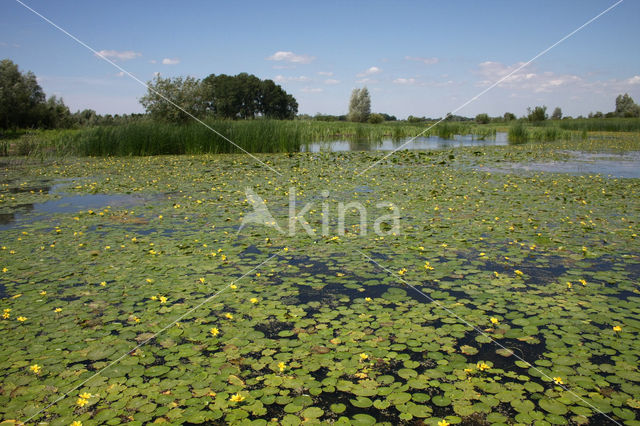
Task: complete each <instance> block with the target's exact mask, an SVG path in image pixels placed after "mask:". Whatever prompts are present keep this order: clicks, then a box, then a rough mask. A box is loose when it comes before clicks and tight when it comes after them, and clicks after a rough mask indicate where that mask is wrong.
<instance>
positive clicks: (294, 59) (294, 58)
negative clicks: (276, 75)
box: [267, 50, 315, 64]
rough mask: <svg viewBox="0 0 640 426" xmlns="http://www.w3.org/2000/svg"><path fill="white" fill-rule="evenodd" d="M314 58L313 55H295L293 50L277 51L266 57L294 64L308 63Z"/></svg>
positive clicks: (269, 59)
mask: <svg viewBox="0 0 640 426" xmlns="http://www.w3.org/2000/svg"><path fill="white" fill-rule="evenodd" d="M314 59H315V56H309V55H296V54H295V53H293V52H285V51H282V50H279V51H277V52H276V53H274V54H273V55H271V56H269V57H267V61H285V62H291V63H294V64H308V63H310V62H311V61H313V60H314Z"/></svg>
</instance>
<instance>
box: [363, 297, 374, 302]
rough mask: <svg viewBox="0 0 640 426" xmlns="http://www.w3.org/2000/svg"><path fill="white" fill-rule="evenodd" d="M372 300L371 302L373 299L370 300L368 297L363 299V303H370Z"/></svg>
mask: <svg viewBox="0 0 640 426" xmlns="http://www.w3.org/2000/svg"><path fill="white" fill-rule="evenodd" d="M372 300H373V299H371V298H370V297H365V298H364V301H365V302H371V301H372Z"/></svg>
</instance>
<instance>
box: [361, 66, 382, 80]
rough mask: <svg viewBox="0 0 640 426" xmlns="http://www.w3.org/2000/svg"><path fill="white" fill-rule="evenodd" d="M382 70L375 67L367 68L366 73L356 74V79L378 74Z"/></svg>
mask: <svg viewBox="0 0 640 426" xmlns="http://www.w3.org/2000/svg"><path fill="white" fill-rule="evenodd" d="M381 71H382V70H381V69H380V68H378V67H376V66H373V67H369V68H367V70H366V71H363V72H361V73H358V74H356V77H366V76H368V75H374V74H379V73H380V72H381Z"/></svg>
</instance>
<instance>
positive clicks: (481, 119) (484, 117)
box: [476, 113, 491, 124]
mask: <svg viewBox="0 0 640 426" xmlns="http://www.w3.org/2000/svg"><path fill="white" fill-rule="evenodd" d="M489 121H491V119H490V118H489V114H486V113H482V114H478V115H476V123H478V124H488V123H489Z"/></svg>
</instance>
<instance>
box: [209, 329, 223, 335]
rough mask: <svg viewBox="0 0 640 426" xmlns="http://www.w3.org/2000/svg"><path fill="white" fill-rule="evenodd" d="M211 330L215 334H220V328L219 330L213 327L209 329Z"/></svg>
mask: <svg viewBox="0 0 640 426" xmlns="http://www.w3.org/2000/svg"><path fill="white" fill-rule="evenodd" d="M209 332H210V333H211V334H212V335H214V336H217V335H218V334H220V330H218V329H217V328H216V327H213V328H212V329H211V330H209Z"/></svg>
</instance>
